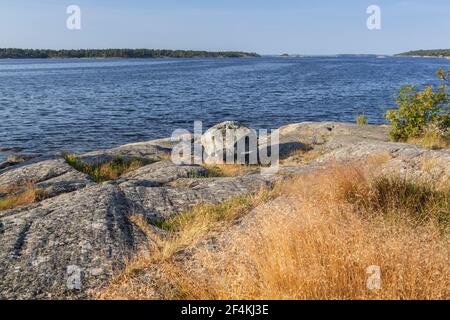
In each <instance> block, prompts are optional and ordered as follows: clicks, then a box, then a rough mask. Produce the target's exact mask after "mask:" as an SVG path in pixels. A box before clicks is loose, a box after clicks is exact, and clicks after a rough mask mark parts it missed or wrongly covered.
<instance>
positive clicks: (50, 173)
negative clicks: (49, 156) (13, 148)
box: [0, 159, 74, 187]
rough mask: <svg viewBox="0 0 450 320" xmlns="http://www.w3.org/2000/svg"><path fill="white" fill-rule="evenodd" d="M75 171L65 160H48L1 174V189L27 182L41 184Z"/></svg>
mask: <svg viewBox="0 0 450 320" xmlns="http://www.w3.org/2000/svg"><path fill="white" fill-rule="evenodd" d="M70 170H74V169H73V168H72V167H71V166H69V165H68V164H67V163H66V161H65V160H64V159H54V160H46V161H41V162H37V163H32V164H30V165H24V166H20V167H17V168H12V169H10V170H7V171H5V172H3V173H2V174H0V187H8V186H11V185H19V184H23V183H27V182H34V183H39V182H42V181H45V180H49V179H52V178H55V177H58V176H61V175H63V174H65V173H67V172H69V171H70Z"/></svg>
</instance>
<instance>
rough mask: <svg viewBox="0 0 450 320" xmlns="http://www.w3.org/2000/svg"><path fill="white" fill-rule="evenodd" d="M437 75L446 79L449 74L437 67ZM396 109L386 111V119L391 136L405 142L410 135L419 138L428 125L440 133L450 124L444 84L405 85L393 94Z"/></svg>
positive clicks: (449, 111) (447, 97)
mask: <svg viewBox="0 0 450 320" xmlns="http://www.w3.org/2000/svg"><path fill="white" fill-rule="evenodd" d="M437 75H438V77H439V78H440V79H442V80H444V81H446V82H448V80H449V79H448V78H449V76H450V71H448V72H447V73H446V72H445V71H444V70H442V69H441V70H439V71H438V73H437ZM395 99H396V102H397V105H398V109H391V110H388V111H387V113H386V118H387V119H388V120H389V121H390V122H391V125H392V130H391V132H390V134H391V138H392V139H393V140H395V141H399V140H400V141H405V140H407V139H408V138H410V137H420V136H422V135H423V134H424V132H425V130H426V129H427V128H429V127H435V128H436V129H437V130H438V132H440V133H441V134H442V135H446V134H447V133H448V129H449V126H450V104H449V103H448V102H449V96H448V92H447V87H446V85H445V84H443V85H441V86H439V88H437V89H434V88H433V86H431V85H428V86H426V87H425V88H424V89H423V90H422V91H420V90H418V89H417V88H416V87H414V86H405V87H402V88H401V89H400V93H399V95H398V96H396V97H395Z"/></svg>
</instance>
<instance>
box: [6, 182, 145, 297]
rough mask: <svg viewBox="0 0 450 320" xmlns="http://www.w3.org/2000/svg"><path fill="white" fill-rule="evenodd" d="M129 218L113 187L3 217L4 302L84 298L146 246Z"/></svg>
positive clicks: (90, 190)
mask: <svg viewBox="0 0 450 320" xmlns="http://www.w3.org/2000/svg"><path fill="white" fill-rule="evenodd" d="M128 215H129V207H128V204H127V200H126V198H125V196H124V194H123V192H122V191H121V190H120V189H119V188H117V187H116V186H114V185H111V184H103V185H99V186H92V187H88V188H86V189H83V190H80V191H77V192H74V193H70V194H64V195H61V196H58V197H55V198H52V199H49V200H45V201H43V202H41V203H39V204H34V205H32V206H29V207H25V208H21V209H15V210H10V211H6V212H3V213H1V214H0V221H1V224H2V231H1V235H0V238H1V241H0V298H2V299H11V298H18V299H36V298H37V299H62V298H85V297H86V296H87V294H88V292H89V290H90V289H93V288H96V287H98V286H100V285H102V284H103V283H104V282H105V280H106V279H108V278H109V277H110V276H111V275H112V274H113V272H114V270H117V269H118V268H120V267H121V266H122V264H123V262H124V261H125V259H126V258H127V257H130V256H131V254H132V253H133V252H134V251H135V249H136V248H137V247H138V246H139V245H140V244H143V243H144V236H143V234H141V233H140V231H139V230H137V229H136V227H135V226H134V225H133V224H132V223H130V222H129V221H128ZM78 275H79V276H80V277H79V278H78ZM78 281H79V282H78ZM78 283H79V285H80V286H79V287H78Z"/></svg>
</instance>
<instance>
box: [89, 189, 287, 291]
mask: <svg viewBox="0 0 450 320" xmlns="http://www.w3.org/2000/svg"><path fill="white" fill-rule="evenodd" d="M278 195H279V187H278V186H275V187H274V188H272V189H267V188H261V189H260V190H259V192H257V193H256V194H252V195H243V196H240V197H236V198H233V199H230V200H227V201H224V202H222V203H220V204H218V205H208V204H203V205H198V206H196V207H194V208H193V209H192V210H191V211H188V212H184V213H181V214H180V215H178V216H176V217H174V218H172V219H169V220H167V221H164V222H162V223H159V224H157V225H158V226H159V227H160V228H161V229H162V230H163V232H164V231H165V233H162V232H160V233H156V232H155V230H154V227H153V226H149V225H148V223H147V222H146V221H145V220H144V219H143V218H142V217H137V216H132V217H131V221H133V222H134V223H135V224H136V225H137V226H139V227H140V228H141V230H143V232H144V233H145V234H146V235H147V237H148V238H149V239H150V244H149V249H148V250H145V251H144V252H140V253H139V254H138V255H136V257H135V258H134V259H132V260H131V261H129V262H128V263H127V264H126V267H125V269H124V270H123V271H122V272H121V273H120V274H119V275H118V276H117V277H116V278H114V279H113V281H112V282H111V284H110V285H109V286H108V287H106V288H104V289H103V290H101V292H99V293H98V294H97V295H96V297H97V298H99V299H150V298H155V297H159V298H166V297H167V295H169V292H170V294H172V292H173V291H174V290H176V289H174V286H173V284H171V283H170V281H169V280H164V279H163V280H161V279H155V281H156V282H157V284H154V283H153V282H152V283H151V284H148V283H142V282H141V281H140V280H139V275H140V274H142V273H145V272H149V273H152V276H153V277H154V274H155V273H156V274H157V278H164V276H163V275H164V274H165V273H169V272H171V271H173V270H174V269H173V266H172V265H171V263H169V262H168V261H169V260H170V259H171V258H172V257H173V256H174V255H175V254H176V253H178V252H181V251H182V250H185V249H188V248H192V246H195V245H196V244H197V243H198V242H199V241H200V240H202V239H205V238H208V237H211V236H213V235H215V234H218V233H220V230H223V228H226V227H227V226H229V225H230V223H232V222H233V221H234V220H235V219H237V218H239V217H242V216H243V215H244V214H245V213H247V212H249V211H250V210H252V209H253V208H255V207H257V206H258V205H260V204H262V203H265V202H267V201H270V200H271V199H274V198H275V197H277V196H278ZM155 269H158V271H157V272H154V270H155ZM165 269H167V271H164V270H165ZM169 270H170V271H169ZM154 286H157V287H158V288H159V289H158V291H157V292H155V289H154Z"/></svg>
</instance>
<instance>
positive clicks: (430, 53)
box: [398, 49, 450, 57]
mask: <svg viewBox="0 0 450 320" xmlns="http://www.w3.org/2000/svg"><path fill="white" fill-rule="evenodd" d="M398 55H399V56H420V57H441V56H442V57H450V49H438V50H415V51H408V52H403V53H400V54H398Z"/></svg>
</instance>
